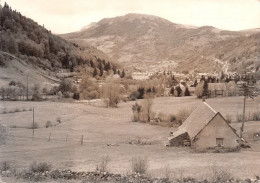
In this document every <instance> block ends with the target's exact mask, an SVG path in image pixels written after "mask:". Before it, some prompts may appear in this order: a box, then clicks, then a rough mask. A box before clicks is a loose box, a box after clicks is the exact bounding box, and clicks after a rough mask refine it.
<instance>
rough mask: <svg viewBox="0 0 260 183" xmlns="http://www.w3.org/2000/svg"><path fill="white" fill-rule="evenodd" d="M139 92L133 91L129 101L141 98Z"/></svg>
mask: <svg viewBox="0 0 260 183" xmlns="http://www.w3.org/2000/svg"><path fill="white" fill-rule="evenodd" d="M139 95H140V94H139V92H138V91H133V92H132V93H131V94H130V95H129V97H128V98H129V100H131V101H135V100H136V99H138V96H139Z"/></svg>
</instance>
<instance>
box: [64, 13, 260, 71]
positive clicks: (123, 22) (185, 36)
mask: <svg viewBox="0 0 260 183" xmlns="http://www.w3.org/2000/svg"><path fill="white" fill-rule="evenodd" d="M259 35H260V32H259V31H257V30H248V31H241V32H236V31H226V30H220V29H217V28H214V27H210V26H203V27H192V26H185V25H180V24H175V23H172V22H170V21H168V20H166V19H163V18H160V17H156V16H151V15H142V14H127V15H125V16H119V17H115V18H105V19H102V20H101V21H99V22H97V23H94V24H91V26H89V27H85V28H84V29H82V30H81V31H79V32H74V33H69V34H63V35H61V37H63V38H65V39H67V40H70V41H77V42H81V43H82V44H84V43H87V44H90V45H92V46H94V47H96V48H98V49H99V50H102V51H103V52H104V53H106V54H108V55H109V56H110V57H111V58H112V59H114V60H117V61H118V62H119V63H120V64H122V65H123V66H124V67H128V68H129V69H132V70H168V69H171V70H177V71H197V72H214V71H216V72H219V71H220V70H224V71H227V70H241V69H242V68H244V67H246V68H249V69H256V67H258V66H259V64H258V63H259V53H260V52H259V48H260V46H259V44H260V38H259ZM231 65H232V67H231Z"/></svg>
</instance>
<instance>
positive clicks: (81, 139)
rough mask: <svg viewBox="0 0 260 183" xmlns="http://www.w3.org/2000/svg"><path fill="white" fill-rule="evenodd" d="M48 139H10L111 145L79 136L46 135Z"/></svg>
mask: <svg viewBox="0 0 260 183" xmlns="http://www.w3.org/2000/svg"><path fill="white" fill-rule="evenodd" d="M46 135H47V136H46V137H37V136H21V135H12V134H9V135H8V138H9V140H11V139H13V140H22V141H24V140H31V141H42V142H46V143H49V142H64V143H65V144H66V143H74V144H75V145H77V144H78V145H89V144H97V143H98V144H103V145H108V146H110V145H111V143H110V142H109V141H95V142H94V141H90V140H87V139H84V135H79V136H78V137H77V138H74V137H73V138H72V137H70V136H69V135H68V134H67V135H66V136H65V137H64V138H63V139H62V138H52V135H53V134H52V133H49V134H46Z"/></svg>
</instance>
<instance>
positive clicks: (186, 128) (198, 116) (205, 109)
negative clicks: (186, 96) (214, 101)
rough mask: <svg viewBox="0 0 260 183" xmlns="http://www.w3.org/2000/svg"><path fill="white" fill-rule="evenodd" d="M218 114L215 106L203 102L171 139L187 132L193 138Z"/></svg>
mask: <svg viewBox="0 0 260 183" xmlns="http://www.w3.org/2000/svg"><path fill="white" fill-rule="evenodd" d="M216 114H217V112H216V111H215V110H214V109H213V108H211V107H210V106H209V105H208V104H207V103H206V102H202V103H201V104H199V105H198V106H197V107H196V109H195V110H194V111H193V112H192V113H191V114H190V116H189V117H188V118H187V119H186V120H185V121H184V123H183V124H182V125H181V126H180V127H179V129H178V131H176V132H175V133H174V134H173V136H172V137H170V139H169V140H171V139H173V138H175V137H178V136H179V135H181V134H183V133H186V132H187V133H188V135H189V137H190V139H193V138H194V137H195V136H196V135H197V134H198V133H199V132H200V131H201V130H202V129H203V128H204V127H205V126H206V125H207V124H208V123H209V122H210V120H211V119H213V118H214V117H215V116H216Z"/></svg>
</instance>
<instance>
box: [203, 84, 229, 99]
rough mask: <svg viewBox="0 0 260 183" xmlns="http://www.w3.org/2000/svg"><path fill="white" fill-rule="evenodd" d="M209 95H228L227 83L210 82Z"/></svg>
mask: <svg viewBox="0 0 260 183" xmlns="http://www.w3.org/2000/svg"><path fill="white" fill-rule="evenodd" d="M208 92H209V97H217V96H222V97H225V96H227V95H228V92H227V86H226V83H208Z"/></svg>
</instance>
